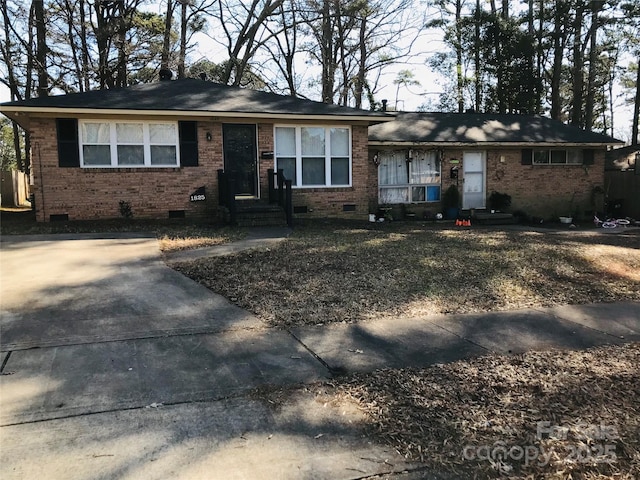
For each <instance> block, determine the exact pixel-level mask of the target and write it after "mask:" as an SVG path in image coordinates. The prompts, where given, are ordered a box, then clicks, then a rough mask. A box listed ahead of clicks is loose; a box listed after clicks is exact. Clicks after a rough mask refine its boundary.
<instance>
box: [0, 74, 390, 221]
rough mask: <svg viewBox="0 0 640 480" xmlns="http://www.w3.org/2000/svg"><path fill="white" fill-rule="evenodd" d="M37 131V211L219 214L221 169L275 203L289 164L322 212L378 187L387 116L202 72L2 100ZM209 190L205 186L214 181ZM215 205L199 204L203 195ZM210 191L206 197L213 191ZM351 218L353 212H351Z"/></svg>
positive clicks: (363, 207)
mask: <svg viewBox="0 0 640 480" xmlns="http://www.w3.org/2000/svg"><path fill="white" fill-rule="evenodd" d="M0 111H2V113H4V114H5V115H6V116H7V117H9V118H11V119H12V120H15V121H16V122H18V123H19V124H20V125H21V126H22V127H23V128H25V129H27V130H28V131H29V132H30V133H31V144H32V172H33V193H34V195H35V209H36V218H37V220H38V221H41V222H44V221H49V220H66V219H69V220H86V219H96V218H115V217H119V216H120V215H121V210H120V202H126V204H127V205H128V207H130V210H131V213H132V214H133V216H134V217H135V218H169V217H187V218H188V217H203V216H207V217H211V216H215V215H217V214H218V213H219V210H220V209H219V208H218V193H219V185H218V170H224V171H231V170H233V171H234V172H236V178H237V181H236V192H235V193H236V195H237V197H238V198H241V199H246V200H249V199H254V200H255V199H265V198H266V197H267V193H268V190H269V185H268V182H269V178H268V175H267V171H268V170H269V169H273V168H280V169H283V170H284V173H285V175H286V176H287V177H288V178H290V179H292V181H293V188H294V189H295V190H294V193H293V202H294V204H295V205H296V206H302V207H304V210H306V211H308V212H311V213H312V214H313V213H317V214H321V215H340V214H343V212H356V213H361V212H364V213H366V211H367V210H368V208H369V200H370V196H371V192H375V191H376V170H375V166H374V165H373V164H372V163H371V162H369V160H368V144H367V142H368V141H367V129H368V127H369V126H370V125H371V124H374V123H377V122H381V121H389V120H392V119H393V117H392V116H391V115H389V114H386V113H383V112H371V111H367V110H359V109H354V108H346V107H339V106H336V105H326V104H323V103H320V102H313V101H310V100H302V99H298V98H294V97H290V96H282V95H276V94H271V93H266V92H259V91H254V90H249V89H243V88H236V87H229V86H225V85H220V84H216V83H213V82H207V81H203V80H197V79H183V80H174V81H170V80H167V81H160V82H156V83H149V84H142V85H136V86H132V87H126V88H121V89H113V90H103V91H93V92H86V93H77V94H69V95H60V96H51V97H42V98H34V99H30V100H25V101H18V102H10V103H4V104H2V105H0ZM202 187H204V189H203V188H202ZM196 192H197V195H195V198H196V199H197V200H202V199H203V197H204V199H205V200H204V201H195V202H194V201H192V200H193V198H192V195H193V194H194V193H196ZM203 192H204V195H203V194H202V193H203ZM347 214H348V213H347Z"/></svg>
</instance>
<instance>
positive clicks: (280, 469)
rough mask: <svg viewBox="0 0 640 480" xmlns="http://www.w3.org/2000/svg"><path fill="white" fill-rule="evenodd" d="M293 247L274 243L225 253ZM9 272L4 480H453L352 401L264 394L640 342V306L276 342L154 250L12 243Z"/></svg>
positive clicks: (406, 322)
mask: <svg viewBox="0 0 640 480" xmlns="http://www.w3.org/2000/svg"><path fill="white" fill-rule="evenodd" d="M284 234H285V235H286V232H284ZM283 237H284V235H283V233H282V232H280V233H278V232H275V231H271V232H265V231H261V232H258V233H256V234H254V235H252V236H249V237H248V238H247V239H246V240H245V241H243V242H244V243H242V244H240V245H235V246H226V247H224V248H225V249H226V251H227V252H228V253H229V252H235V251H239V249H240V246H242V249H244V248H263V247H265V246H269V245H271V244H273V243H272V242H277V241H282V238H283ZM221 251H224V250H223V248H222V247H213V249H207V251H205V252H203V251H200V252H197V253H193V252H187V253H188V255H190V256H191V257H190V258H197V256H199V255H204V254H206V255H209V254H219V253H220V252H221ZM187 253H185V254H184V255H183V256H177V255H176V256H172V257H171V258H170V259H167V260H176V259H177V258H180V259H186V258H187ZM0 273H1V277H0V278H2V283H1V284H0V298H1V301H2V305H1V308H2V319H1V322H0V328H1V330H0V333H1V337H0V350H1V352H2V353H1V354H0V355H1V357H0V370H1V373H2V375H1V376H0V425H1V428H0V444H1V445H2V448H0V478H3V479H6V478H16V479H17V478H34V477H38V476H39V477H43V478H45V477H46V478H48V479H49V478H53V479H56V478H65V479H66V478H70V476H69V468H70V467H72V468H73V475H72V476H71V478H82V479H84V478H86V479H89V478H91V479H93V478H105V479H107V478H136V479H137V478H153V479H156V478H157V479H160V478H247V479H249V478H296V479H297V478H331V479H333V478H337V479H340V478H344V479H356V478H366V477H368V476H372V475H377V474H389V475H393V474H394V472H395V473H399V472H402V471H405V470H409V471H414V472H416V474H417V473H418V472H419V475H420V476H421V477H424V476H425V475H426V478H441V477H439V476H438V475H437V473H433V472H430V473H429V474H428V475H427V474H426V473H425V472H422V471H420V465H415V464H411V463H409V462H407V461H406V460H405V459H404V458H402V457H400V456H399V455H398V454H397V453H396V452H394V451H391V450H390V449H389V448H387V447H385V446H384V445H380V444H377V443H376V442H373V441H371V440H370V439H369V438H367V437H366V436H365V434H364V430H363V428H362V423H363V421H364V419H363V418H362V415H361V414H360V413H359V412H358V411H356V410H354V409H353V407H352V406H350V405H348V404H344V405H342V404H337V405H336V404H333V403H329V404H326V403H324V402H323V401H322V399H318V398H316V397H315V395H312V394H311V393H309V392H304V391H301V392H300V393H299V394H298V395H296V396H295V397H293V398H286V399H284V400H282V401H280V402H278V401H275V402H276V403H271V402H272V401H274V400H270V397H269V396H268V395H266V396H265V395H254V394H252V393H251V392H253V391H254V389H255V388H261V389H263V390H264V389H266V390H264V391H265V392H268V391H269V390H270V389H272V388H274V387H276V386H286V385H294V384H300V383H309V382H315V381H318V380H323V379H327V378H331V377H332V376H334V375H336V374H341V373H346V372H353V371H372V370H375V369H377V368H383V367H405V366H426V365H430V364H434V363H443V362H449V361H454V360H457V359H461V358H468V357H471V356H477V355H483V354H486V353H487V352H489V351H496V352H502V353H517V352H522V351H525V350H530V349H548V348H559V349H566V348H569V349H581V348H587V347H590V346H595V345H603V344H618V343H624V342H629V341H640V304H638V303H633V302H628V303H612V304H594V305H579V306H562V307H556V308H549V309H532V310H523V311H510V312H497V313H490V314H481V315H477V314H473V315H446V316H445V315H443V316H432V317H426V318H424V319H420V320H415V319H402V318H399V319H384V320H376V321H369V322H363V323H359V324H335V325H327V326H311V327H298V328H294V329H291V330H280V329H273V328H267V327H266V326H265V325H264V324H263V323H262V322H261V321H260V320H259V319H258V318H256V317H255V316H254V315H252V314H250V313H249V312H246V311H244V310H242V309H240V308H238V307H236V306H234V305H233V304H231V303H229V302H228V301H226V300H225V299H224V298H222V297H220V296H218V295H216V294H214V293H212V292H211V291H209V290H208V289H206V288H204V287H201V286H200V285H198V284H196V283H195V282H192V281H191V280H189V279H187V278H185V277H183V276H182V275H180V274H178V273H177V272H175V271H173V270H172V269H170V268H169V267H167V266H166V265H165V264H164V263H163V262H162V260H161V255H160V252H159V250H158V246H157V241H156V240H155V239H153V238H150V237H145V236H132V235H114V236H111V238H104V237H101V236H97V235H73V236H64V237H63V236H54V235H51V236H28V237H11V238H3V239H2V248H1V250H0ZM400 478H405V477H400Z"/></svg>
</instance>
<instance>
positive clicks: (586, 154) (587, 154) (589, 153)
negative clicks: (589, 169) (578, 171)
mask: <svg viewBox="0 0 640 480" xmlns="http://www.w3.org/2000/svg"><path fill="white" fill-rule="evenodd" d="M593 162H594V159H593V150H583V151H582V164H583V165H593Z"/></svg>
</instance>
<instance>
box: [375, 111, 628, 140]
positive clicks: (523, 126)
mask: <svg viewBox="0 0 640 480" xmlns="http://www.w3.org/2000/svg"><path fill="white" fill-rule="evenodd" d="M369 141H370V142H374V143H375V142H388V143H441V144H447V143H468V144H478V143H479V144H491V143H500V144H504V143H514V144H522V143H547V144H554V143H587V144H589V143H590V144H607V145H611V144H616V143H623V142H621V141H620V140H616V139H615V138H612V137H609V136H607V135H602V134H599V133H593V132H588V131H586V130H582V129H580V128H576V127H573V126H570V125H565V124H564V123H562V122H560V121H558V120H552V119H550V118H545V117H540V116H532V115H515V114H493V113H400V114H398V115H397V116H396V119H395V120H394V121H392V122H387V123H382V124H379V125H374V126H372V127H369Z"/></svg>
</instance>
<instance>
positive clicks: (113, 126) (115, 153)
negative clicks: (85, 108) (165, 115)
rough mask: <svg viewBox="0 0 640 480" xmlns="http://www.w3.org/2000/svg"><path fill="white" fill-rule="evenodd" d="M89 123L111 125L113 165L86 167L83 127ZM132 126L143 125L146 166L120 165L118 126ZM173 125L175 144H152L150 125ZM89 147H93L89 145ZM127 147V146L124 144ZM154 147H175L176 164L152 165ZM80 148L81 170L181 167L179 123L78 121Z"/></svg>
mask: <svg viewBox="0 0 640 480" xmlns="http://www.w3.org/2000/svg"><path fill="white" fill-rule="evenodd" d="M89 123H103V124H107V125H109V147H110V153H111V163H110V164H109V165H85V163H84V142H83V138H82V131H83V125H84V124H89ZM123 123H125V124H127V123H128V124H132V125H134V124H135V125H142V134H143V147H144V164H137V165H120V164H119V163H118V138H117V133H116V124H123ZM151 124H153V125H172V126H173V127H174V128H175V133H176V137H175V138H176V141H175V144H174V143H154V144H152V143H151V134H150V132H149V125H151ZM87 145H93V144H92V143H88V144H87ZM122 145H127V144H122ZM152 146H170V147H173V146H175V148H176V163H174V164H164V165H163V164H152V163H151V147H152ZM78 148H79V149H80V167H81V168H179V167H180V130H179V128H178V122H167V121H160V120H158V121H155V120H138V121H136V120H101V119H86V120H80V121H78Z"/></svg>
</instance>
